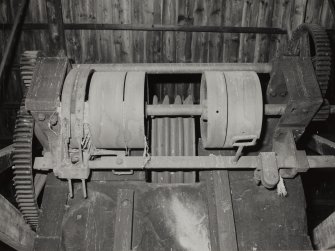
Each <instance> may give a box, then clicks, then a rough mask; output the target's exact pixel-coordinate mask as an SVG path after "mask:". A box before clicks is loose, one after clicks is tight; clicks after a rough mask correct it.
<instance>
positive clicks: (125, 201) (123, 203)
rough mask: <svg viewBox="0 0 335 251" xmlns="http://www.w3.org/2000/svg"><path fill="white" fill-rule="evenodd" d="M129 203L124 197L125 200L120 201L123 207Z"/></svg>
mask: <svg viewBox="0 0 335 251" xmlns="http://www.w3.org/2000/svg"><path fill="white" fill-rule="evenodd" d="M129 203H130V201H129V200H127V199H126V200H124V201H122V203H121V204H122V206H123V207H126V206H128V204H129Z"/></svg>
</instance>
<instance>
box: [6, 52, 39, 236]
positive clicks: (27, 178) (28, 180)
mask: <svg viewBox="0 0 335 251" xmlns="http://www.w3.org/2000/svg"><path fill="white" fill-rule="evenodd" d="M38 55H39V52H38V51H26V52H24V53H23V55H22V57H21V60H20V64H21V66H20V70H21V77H22V80H23V83H24V90H23V91H24V93H23V99H22V101H21V106H20V109H19V111H18V113H17V118H16V122H15V129H14V136H13V146H14V151H13V157H12V158H13V173H14V178H13V181H14V187H15V193H16V195H15V198H16V202H17V204H18V207H19V209H20V211H21V213H22V214H23V217H24V219H25V220H26V222H27V223H28V224H29V225H30V226H31V227H32V228H33V229H36V227H37V225H38V215H39V208H38V205H37V201H36V198H35V188H34V176H33V157H32V144H33V136H34V119H33V117H32V115H31V114H30V113H29V112H28V111H27V110H26V109H25V96H26V93H27V91H28V89H29V87H30V84H31V80H32V76H33V73H34V69H35V66H36V59H37V57H38Z"/></svg>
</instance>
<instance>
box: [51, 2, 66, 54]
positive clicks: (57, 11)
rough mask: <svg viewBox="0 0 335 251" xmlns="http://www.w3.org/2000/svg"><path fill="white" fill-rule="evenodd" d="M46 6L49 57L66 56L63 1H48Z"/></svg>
mask: <svg viewBox="0 0 335 251" xmlns="http://www.w3.org/2000/svg"><path fill="white" fill-rule="evenodd" d="M46 6H47V17H48V24H49V25H48V26H49V35H50V51H49V56H65V55H66V44H65V34H64V25H63V13H62V1H59V0H47V1H46Z"/></svg>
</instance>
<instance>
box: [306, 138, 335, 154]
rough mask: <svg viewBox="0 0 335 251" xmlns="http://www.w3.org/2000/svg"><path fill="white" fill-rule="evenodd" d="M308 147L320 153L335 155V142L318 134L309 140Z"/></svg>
mask: <svg viewBox="0 0 335 251" xmlns="http://www.w3.org/2000/svg"><path fill="white" fill-rule="evenodd" d="M307 147H308V148H309V149H311V150H313V151H315V152H316V153H318V154H320V155H335V143H334V142H333V141H330V140H328V139H326V138H323V137H321V136H319V135H316V134H315V135H313V136H312V137H311V138H310V139H309V140H308V141H307Z"/></svg>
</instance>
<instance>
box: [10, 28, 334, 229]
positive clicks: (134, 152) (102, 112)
mask: <svg viewBox="0 0 335 251" xmlns="http://www.w3.org/2000/svg"><path fill="white" fill-rule="evenodd" d="M306 37H307V40H308V39H309V40H311V41H313V43H310V47H315V48H313V49H310V50H308V51H307V50H305V51H304V50H303V49H302V48H306V46H305V44H306ZM302 45H303V46H302ZM311 52H312V53H311ZM27 62H28V66H27V69H30V70H32V69H34V72H33V74H32V71H31V72H30V73H29V72H28V73H27V74H28V75H29V74H30V75H31V76H32V77H31V79H32V80H31V83H30V81H29V83H28V84H29V85H30V86H29V88H28V87H27V93H26V97H25V99H24V102H23V104H22V107H21V109H20V111H19V114H18V118H17V123H16V129H15V137H14V146H15V152H14V156H13V162H14V183H15V189H16V199H17V202H18V205H19V208H20V210H21V212H22V213H23V215H24V218H25V219H26V221H27V222H28V223H29V224H30V225H31V226H32V228H36V227H37V225H38V216H39V208H38V206H37V202H36V201H37V200H36V193H37V190H38V191H40V190H41V185H38V184H39V183H38V182H36V180H37V178H36V177H37V175H39V173H40V172H45V171H53V173H54V175H55V176H57V177H58V178H59V179H65V180H67V181H68V189H69V195H70V197H72V196H73V185H72V182H73V181H78V180H79V181H80V182H81V183H82V193H83V197H87V188H86V183H87V182H88V181H89V180H90V179H92V177H93V176H94V175H95V172H96V171H99V170H100V171H101V170H104V171H109V172H111V173H113V174H114V175H118V176H122V175H128V176H129V175H130V176H131V175H136V174H138V173H140V174H141V175H143V177H145V178H144V179H145V180H146V181H147V182H151V183H194V182H197V181H198V176H199V172H202V171H203V170H213V169H218V170H221V169H222V170H237V169H241V170H244V169H252V170H254V171H255V172H254V177H255V180H256V181H257V182H260V183H261V184H262V185H263V186H265V187H266V188H268V189H272V188H275V187H276V186H277V184H278V183H281V182H282V179H283V178H293V177H295V176H296V175H297V174H298V173H301V172H306V171H308V170H309V169H311V168H331V167H335V156H319V155H317V156H316V155H307V154H306V151H305V150H304V149H297V147H296V142H298V141H299V139H300V138H302V137H303V135H304V132H305V130H306V128H307V127H308V126H309V125H310V123H313V121H325V120H327V119H328V117H329V116H330V115H331V114H332V113H333V112H334V107H332V106H331V105H329V103H328V101H327V99H326V97H327V96H326V95H327V88H328V82H329V76H330V67H331V65H330V62H331V55H330V49H329V41H328V38H327V34H326V33H325V31H323V30H322V29H321V28H319V27H318V26H315V25H303V26H301V27H300V28H299V29H298V31H297V32H296V33H294V34H293V38H292V41H291V43H290V46H289V50H288V52H287V53H285V55H283V56H281V57H279V58H277V59H275V60H274V61H273V62H271V63H257V64H256V63H208V64H111V65H108V64H107V65H101V64H79V65H75V64H74V65H73V64H71V63H70V62H69V60H68V58H48V57H38V58H37V60H36V62H35V60H27ZM29 63H31V65H30V66H29ZM165 78H170V79H171V78H173V79H174V83H172V84H169V85H170V86H171V85H177V84H178V83H185V82H187V81H186V80H185V78H186V79H187V78H191V79H192V81H193V82H192V83H188V86H190V87H189V89H188V91H187V93H186V95H185V92H184V94H181V93H180V92H179V93H178V92H177V91H176V92H177V95H175V99H174V100H172V101H171V98H170V99H169V98H168V97H167V96H164V95H163V96H162V95H161V97H159V91H157V90H159V88H158V87H157V86H159V85H160V83H162V82H164V79H165ZM28 79H30V78H29V77H28ZM160 87H161V86H160ZM176 89H177V88H176ZM190 90H191V91H190ZM195 96H197V98H195ZM170 101H171V102H170ZM269 121H271V122H269ZM268 124H271V126H268ZM33 134H34V135H35V136H36V138H37V139H38V141H39V143H40V145H41V146H42V148H43V151H42V156H37V157H35V158H33V157H32V152H33V151H32V144H33ZM211 149H215V150H218V149H221V150H222V151H221V153H223V154H220V155H214V154H210V152H209V151H207V150H211ZM232 150H233V152H232ZM34 175H35V182H34ZM39 179H40V178H39ZM96 179H98V178H96Z"/></svg>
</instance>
